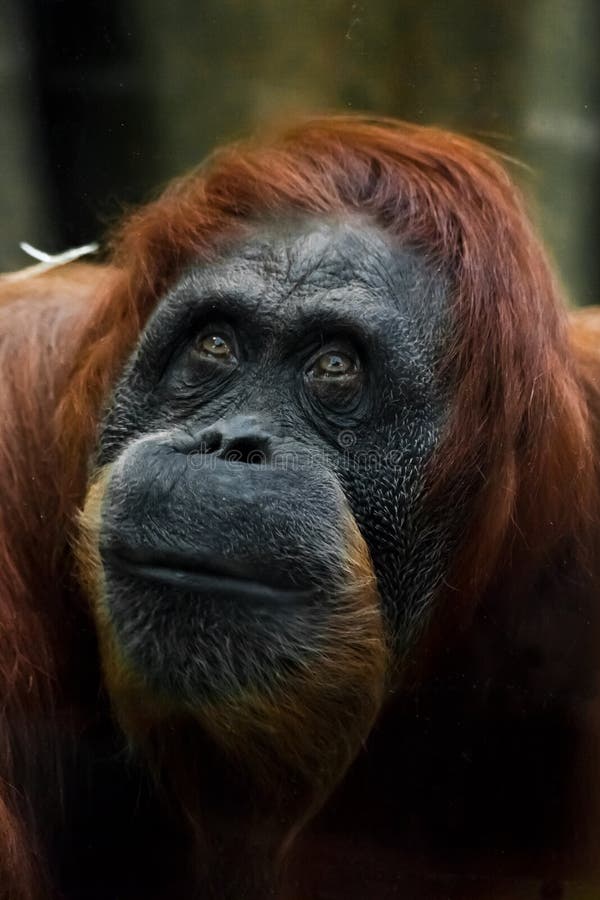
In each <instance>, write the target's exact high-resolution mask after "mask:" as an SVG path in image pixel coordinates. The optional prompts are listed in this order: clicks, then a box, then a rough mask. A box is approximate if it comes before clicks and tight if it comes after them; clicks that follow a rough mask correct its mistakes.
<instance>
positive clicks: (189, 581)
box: [105, 553, 314, 605]
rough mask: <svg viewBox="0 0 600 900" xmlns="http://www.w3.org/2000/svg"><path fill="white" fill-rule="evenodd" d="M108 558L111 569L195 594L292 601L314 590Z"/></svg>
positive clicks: (307, 596) (263, 600)
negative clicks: (277, 585)
mask: <svg viewBox="0 0 600 900" xmlns="http://www.w3.org/2000/svg"><path fill="white" fill-rule="evenodd" d="M105 562H106V563H107V564H108V566H109V567H110V568H112V569H116V570H118V571H121V572H125V573H126V574H127V575H130V576H132V577H134V578H141V579H142V580H144V581H151V582H154V583H155V584H162V585H167V586H168V587H175V588H178V589H179V590H180V591H185V592H186V593H195V594H205V595H207V594H209V595H212V596H219V597H224V596H227V597H230V598H240V599H244V600H248V601H255V602H263V603H264V602H267V603H273V604H278V605H279V604H281V603H290V602H298V601H306V600H309V599H310V598H311V597H312V596H314V591H311V590H301V589H300V588H289V587H286V588H279V587H274V586H273V585H268V584H264V583H263V582H261V581H253V580H252V579H250V578H240V577H232V576H230V575H227V574H220V573H219V574H215V573H214V572H203V571H202V570H198V571H196V570H194V571H191V570H188V569H178V568H173V567H171V566H153V565H149V564H146V563H139V562H133V561H131V560H129V559H127V558H126V557H123V556H120V555H117V554H112V553H111V554H110V555H109V556H108V557H107V558H106V560H105Z"/></svg>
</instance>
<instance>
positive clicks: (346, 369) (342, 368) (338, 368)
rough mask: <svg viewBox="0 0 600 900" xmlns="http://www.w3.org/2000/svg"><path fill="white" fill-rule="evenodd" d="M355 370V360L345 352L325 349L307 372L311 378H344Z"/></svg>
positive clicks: (356, 365) (356, 367)
mask: <svg viewBox="0 0 600 900" xmlns="http://www.w3.org/2000/svg"><path fill="white" fill-rule="evenodd" d="M357 372H358V363H357V361H356V360H355V359H353V358H352V357H351V356H349V355H348V354H347V353H342V352H341V351H339V350H327V351H326V352H325V353H322V354H321V355H320V356H319V357H317V359H316V360H315V361H314V363H313V365H312V367H311V369H310V370H309V372H308V374H309V375H310V376H311V377H312V378H344V377H346V376H348V375H355V374H356V373H357Z"/></svg>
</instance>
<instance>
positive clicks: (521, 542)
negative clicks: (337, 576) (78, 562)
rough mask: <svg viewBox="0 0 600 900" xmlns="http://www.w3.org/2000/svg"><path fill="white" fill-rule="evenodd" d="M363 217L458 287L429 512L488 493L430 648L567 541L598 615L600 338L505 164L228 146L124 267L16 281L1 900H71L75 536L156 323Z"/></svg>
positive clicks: (415, 153)
mask: <svg viewBox="0 0 600 900" xmlns="http://www.w3.org/2000/svg"><path fill="white" fill-rule="evenodd" d="M348 210H358V211H360V212H362V213H363V214H366V215H368V216H371V217H373V219H374V220H375V221H376V222H378V223H379V224H380V225H381V226H382V227H384V228H385V229H386V230H387V231H388V232H389V233H390V234H391V235H393V236H394V238H396V239H397V240H398V241H399V242H400V243H403V244H410V245H412V246H416V247H417V248H419V249H420V250H421V251H422V252H423V253H425V254H426V255H427V257H428V259H429V261H430V266H431V267H432V268H433V269H436V268H439V269H441V270H442V271H443V272H444V273H445V274H446V275H447V276H448V278H449V280H450V284H451V286H452V296H451V304H452V319H453V323H454V334H455V336H456V337H455V340H454V342H453V343H452V344H451V346H450V347H449V350H448V354H447V358H446V359H445V361H444V365H445V367H446V369H447V371H448V373H449V374H450V375H451V376H452V378H453V379H454V380H455V382H456V384H457V385H458V390H457V394H456V396H455V398H454V405H453V410H452V417H451V421H450V425H449V427H448V430H447V433H446V435H445V437H444V440H443V444H442V446H441V447H440V449H439V451H438V452H437V454H436V457H435V459H434V460H433V463H432V467H431V473H430V476H431V485H430V497H431V498H432V502H435V498H436V497H437V496H439V495H440V494H441V492H442V491H443V490H444V488H445V486H446V485H448V483H449V482H450V481H452V480H454V479H456V478H457V477H461V475H463V474H466V476H468V480H469V483H470V485H471V486H474V488H475V490H476V500H475V504H474V509H473V515H472V518H471V526H470V529H469V532H468V534H466V535H465V539H464V543H463V546H462V547H461V550H460V554H459V555H458V557H457V560H456V565H455V566H454V569H453V571H452V573H451V574H450V576H449V578H448V585H447V591H446V594H445V596H444V597H443V598H440V601H439V602H440V605H441V607H442V611H441V614H440V617H439V618H438V620H437V624H436V622H435V621H434V626H433V627H434V631H433V632H432V635H433V634H434V633H435V630H436V628H437V641H432V645H431V646H432V647H433V646H435V647H436V648H437V650H436V654H437V653H439V643H440V638H441V642H442V644H447V643H448V641H449V633H448V628H450V627H452V628H453V629H455V628H456V626H457V624H458V625H459V626H460V627H462V629H466V628H467V626H468V623H470V622H471V620H472V617H473V616H474V615H476V610H477V609H478V608H480V607H481V606H482V605H485V604H492V608H494V609H495V608H496V607H495V606H494V604H497V603H498V602H499V601H498V597H502V596H503V595H504V593H505V592H506V589H507V584H509V585H512V584H514V583H515V582H511V581H510V579H511V578H512V579H517V578H524V579H525V580H527V577H529V575H530V574H531V573H532V572H539V571H542V570H543V569H544V567H547V568H548V570H549V571H550V570H551V571H554V569H555V568H556V567H558V565H559V563H558V559H559V556H560V557H561V559H562V555H564V552H565V549H564V548H565V547H568V549H569V553H570V554H571V555H572V557H573V559H575V560H576V563H573V565H574V571H575V572H576V573H577V576H578V577H580V579H581V586H580V587H578V588H577V589H576V590H574V592H573V594H574V595H573V600H572V602H573V604H574V606H575V607H577V606H578V605H579V606H581V605H582V604H583V605H584V606H585V605H586V603H588V601H589V598H590V596H591V595H592V593H593V591H594V589H595V581H594V578H595V577H596V567H597V537H598V523H597V513H598V509H599V504H598V477H597V472H596V457H597V456H598V449H597V448H598V439H599V436H598V413H599V411H600V398H599V394H598V387H597V384H598V377H599V375H600V362H599V360H598V354H597V352H596V349H595V348H596V334H597V332H598V326H597V322H596V321H595V320H592V319H589V318H588V319H587V320H586V319H580V320H578V321H577V322H576V323H575V325H574V326H573V327H572V328H571V329H569V321H568V314H567V310H566V307H565V304H564V300H563V298H562V297H561V295H560V291H559V289H558V286H557V284H556V281H555V279H554V278H553V276H552V273H551V270H550V267H549V265H548V261H547V258H546V255H545V253H544V251H543V249H542V248H541V246H540V244H539V241H538V240H537V238H536V237H535V235H534V234H533V232H532V229H531V227H530V225H529V223H528V220H527V218H526V216H525V214H524V212H523V206H522V202H521V199H520V197H519V195H518V192H517V191H516V189H515V187H514V186H513V184H512V183H511V181H510V179H509V178H508V176H507V174H506V172H505V170H504V168H503V167H502V165H501V164H500V161H499V160H498V159H497V158H495V157H494V155H493V154H492V153H491V152H490V151H489V150H487V149H484V148H483V147H481V146H480V145H478V144H476V143H474V142H472V141H469V140H467V139H465V138H462V137H458V136H455V135H451V134H448V133H445V132H442V131H439V130H436V129H429V128H421V127H418V126H411V125H407V124H402V123H398V122H393V121H371V120H364V119H359V118H353V117H336V118H327V119H322V120H315V121H310V122H307V123H302V124H300V125H299V126H297V127H295V128H292V129H290V130H287V131H284V132H283V133H275V134H273V135H269V136H267V137H265V138H263V139H262V140H261V141H257V142H255V143H253V142H248V143H244V144H239V145H235V146H232V147H227V148H225V149H222V150H219V151H217V152H216V153H215V154H214V155H213V156H212V157H211V159H210V160H209V161H208V163H207V164H205V165H204V166H203V167H202V168H201V169H199V170H198V171H197V172H194V173H192V174H191V175H189V176H187V177H185V178H183V179H181V180H179V181H177V182H175V183H174V184H172V185H171V186H170V187H169V188H168V189H167V191H166V192H165V193H164V194H163V195H162V196H161V197H160V198H159V199H158V200H156V201H155V202H154V203H151V204H150V205H148V206H146V207H144V208H143V209H141V210H140V211H139V212H137V213H135V214H134V215H132V216H130V217H129V218H128V219H127V221H126V222H125V223H124V224H123V226H122V227H121V229H120V230H119V231H118V233H117V234H115V236H114V239H113V244H112V257H111V267H110V268H101V267H98V268H94V267H85V266H79V265H77V266H70V267H68V268H66V269H65V270H61V271H57V272H56V273H51V274H47V275H44V276H37V277H30V278H27V279H25V280H21V281H11V280H7V281H6V282H5V283H4V284H3V285H1V286H0V362H1V365H0V371H2V381H1V383H0V397H1V401H0V409H1V411H2V416H1V420H0V472H1V473H2V474H1V479H0V897H9V898H10V900H40V898H46V897H48V896H52V892H51V888H50V887H49V885H48V882H47V880H46V879H47V868H46V861H45V860H44V858H43V846H44V832H45V829H46V828H47V826H48V823H47V822H45V821H42V818H43V816H44V815H45V809H49V808H51V809H52V810H53V812H52V815H51V816H50V820H51V823H54V824H55V827H59V824H58V821H59V820H58V818H57V814H56V810H58V809H59V807H60V795H61V787H60V785H61V778H62V772H63V769H64V767H65V743H67V744H68V742H69V740H71V739H73V740H75V739H76V735H77V734H78V732H79V730H80V729H82V728H84V727H85V723H86V722H87V721H88V719H89V718H90V716H91V715H93V709H92V710H91V709H90V708H88V706H87V704H89V702H90V698H93V697H94V690H95V688H93V687H90V688H89V690H83V689H79V688H78V687H77V683H78V682H80V681H81V680H84V681H85V682H86V684H87V683H88V682H89V685H95V684H96V681H97V679H98V674H97V672H96V671H95V670H94V665H95V661H94V658H93V654H92V655H91V658H90V660H89V661H87V660H86V659H82V657H85V656H87V654H86V653H84V652H83V651H82V649H81V647H80V645H79V640H80V639H79V629H80V627H81V625H80V623H81V622H83V621H87V612H86V609H85V602H84V601H83V599H82V597H81V596H80V592H79V590H78V588H77V585H76V584H74V583H73V581H72V557H71V553H70V550H69V546H68V541H69V535H70V529H71V527H72V522H73V515H74V512H75V510H76V508H77V506H78V504H80V503H81V501H82V498H83V493H84V487H85V470H86V460H87V456H88V453H89V452H90V450H91V448H92V446H93V442H94V435H95V429H96V426H97V423H98V420H99V417H100V415H101V411H102V407H103V405H104V404H105V403H106V401H107V398H108V396H109V393H110V389H111V386H112V385H113V384H114V382H115V378H116V377H117V374H118V372H119V370H120V368H121V366H122V365H123V362H124V360H125V359H126V357H127V354H128V353H129V352H130V351H131V349H132V347H133V346H134V345H135V341H136V338H137V335H138V334H139V331H140V328H141V327H142V326H143V324H144V322H145V321H146V319H147V317H148V315H149V314H150V313H151V311H152V309H153V308H154V306H155V304H156V302H157V299H158V298H159V297H160V296H161V294H162V293H163V292H164V290H165V288H166V287H167V286H168V285H169V284H170V283H171V282H172V281H173V279H174V278H175V277H176V276H177V273H178V272H179V271H181V269H182V267H183V266H185V265H186V264H187V263H188V262H189V261H190V260H198V259H207V258H209V257H210V255H211V253H214V252H215V250H216V249H217V248H219V247H221V246H222V245H223V244H224V243H227V242H230V241H234V240H235V239H236V238H237V237H239V236H240V235H242V234H244V233H246V232H247V230H248V229H251V228H252V226H253V225H254V224H255V223H256V221H257V220H260V219H263V218H269V217H278V216H286V215H289V214H290V213H292V212H293V213H296V212H297V213H300V214H307V215H309V216H319V215H329V214H332V213H333V214H335V213H342V212H344V211H348ZM0 284H1V283H0ZM557 590H558V589H557ZM550 595H551V596H550ZM550 595H549V596H550V601H549V602H550V605H551V602H552V597H553V596H554V594H552V592H550ZM582 598H583V599H582ZM521 599H522V598H521ZM586 609H587V606H586ZM517 612H518V611H517ZM515 614H516V613H515ZM553 639H554V638H553ZM432 653H433V651H432ZM436 658H437V657H436ZM74 685H75V686H74ZM92 703H93V699H92ZM40 782H41V783H42V784H43V785H44V787H43V790H42V789H40V788H39V784H40ZM32 786H33V787H32ZM44 791H45V792H46V793H47V795H48V796H49V797H50V800H49V801H48V800H46V806H45V809H44V808H42V807H41V801H40V795H41V794H42V793H43V792H44ZM38 803H39V804H40V808H38V807H37V805H36V804H38ZM92 877H93V876H92ZM3 892H4V893H3ZM366 895H367V894H365V896H366ZM348 896H350V895H349V894H348ZM415 896H416V895H415ZM486 896H487V895H486ZM490 896H491V895H490Z"/></svg>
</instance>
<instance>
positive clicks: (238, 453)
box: [221, 437, 269, 466]
mask: <svg viewBox="0 0 600 900" xmlns="http://www.w3.org/2000/svg"><path fill="white" fill-rule="evenodd" d="M221 458H222V459H224V460H227V461H228V462H242V463H248V464H250V465H255V466H264V465H266V463H267V462H268V459H269V441H268V440H267V439H264V440H263V439H257V438H255V437H254V438H252V437H248V438H243V437H238V438H235V439H233V440H231V441H228V442H227V445H226V447H225V449H224V450H223V452H222V453H221Z"/></svg>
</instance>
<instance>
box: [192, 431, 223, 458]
mask: <svg viewBox="0 0 600 900" xmlns="http://www.w3.org/2000/svg"><path fill="white" fill-rule="evenodd" d="M222 446H223V435H222V434H221V432H220V431H219V430H218V429H216V428H215V429H212V430H210V431H205V432H203V434H202V439H201V441H200V445H199V446H198V447H197V451H198V452H200V453H218V452H219V450H220V449H221V447H222Z"/></svg>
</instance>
